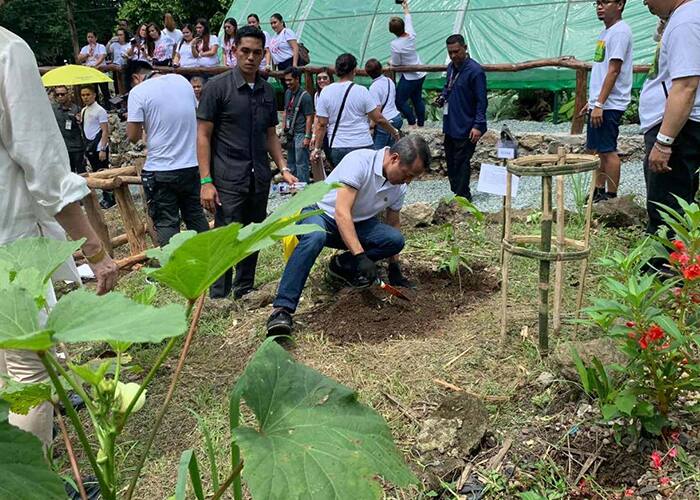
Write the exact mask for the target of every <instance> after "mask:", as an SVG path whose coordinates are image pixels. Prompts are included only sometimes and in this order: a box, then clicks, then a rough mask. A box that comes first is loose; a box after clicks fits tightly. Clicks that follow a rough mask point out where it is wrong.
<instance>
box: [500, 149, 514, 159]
mask: <svg viewBox="0 0 700 500" xmlns="http://www.w3.org/2000/svg"><path fill="white" fill-rule="evenodd" d="M496 157H497V158H500V159H502V160H512V159H514V158H515V149H513V148H498V151H497V153H496Z"/></svg>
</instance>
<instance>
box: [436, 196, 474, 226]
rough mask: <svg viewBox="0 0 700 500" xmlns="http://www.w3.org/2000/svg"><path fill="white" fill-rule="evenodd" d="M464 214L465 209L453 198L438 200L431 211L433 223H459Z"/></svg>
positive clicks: (462, 219)
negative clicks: (435, 206)
mask: <svg viewBox="0 0 700 500" xmlns="http://www.w3.org/2000/svg"><path fill="white" fill-rule="evenodd" d="M466 216H467V212H466V210H464V208H462V207H461V206H460V205H459V204H458V203H457V202H455V201H454V200H450V201H448V200H447V199H442V200H440V201H439V202H438V206H437V208H436V209H435V212H434V213H433V224H436V225H442V224H448V223H451V224H454V223H459V222H463V221H464V218H465V217H466Z"/></svg>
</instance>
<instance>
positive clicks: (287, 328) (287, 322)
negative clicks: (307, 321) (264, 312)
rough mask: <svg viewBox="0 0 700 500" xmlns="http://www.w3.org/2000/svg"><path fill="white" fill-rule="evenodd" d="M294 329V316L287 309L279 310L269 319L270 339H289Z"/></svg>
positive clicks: (268, 331)
mask: <svg viewBox="0 0 700 500" xmlns="http://www.w3.org/2000/svg"><path fill="white" fill-rule="evenodd" d="M293 329H294V320H293V319H292V315H291V314H290V313H289V311H287V310H286V309H277V310H276V311H273V313H272V314H270V317H269V318H268V319H267V336H268V337H278V336H283V337H288V336H289V335H291V334H292V330H293Z"/></svg>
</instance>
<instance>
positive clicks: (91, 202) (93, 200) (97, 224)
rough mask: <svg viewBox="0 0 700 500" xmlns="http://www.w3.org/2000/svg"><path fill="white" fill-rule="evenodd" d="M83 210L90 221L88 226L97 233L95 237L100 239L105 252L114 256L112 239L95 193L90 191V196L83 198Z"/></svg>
mask: <svg viewBox="0 0 700 500" xmlns="http://www.w3.org/2000/svg"><path fill="white" fill-rule="evenodd" d="M83 209H84V210H85V215H87V218H88V220H89V221H90V225H91V226H92V228H93V229H94V230H95V233H97V237H98V238H100V241H101V242H102V244H103V245H104V246H105V251H106V252H107V253H108V254H109V255H110V256H114V250H113V248H112V239H111V238H110V237H109V228H108V227H107V223H106V222H105V218H104V216H103V215H102V207H100V202H99V200H98V199H97V193H95V191H93V190H92V189H91V190H90V194H88V195H87V196H86V197H85V198H83Z"/></svg>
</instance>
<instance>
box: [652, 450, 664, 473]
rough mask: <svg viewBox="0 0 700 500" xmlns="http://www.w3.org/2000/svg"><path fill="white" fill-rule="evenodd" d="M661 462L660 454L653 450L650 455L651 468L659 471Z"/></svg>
mask: <svg viewBox="0 0 700 500" xmlns="http://www.w3.org/2000/svg"><path fill="white" fill-rule="evenodd" d="M662 461H663V458H662V457H661V453H659V452H658V450H654V451H653V452H652V453H651V466H652V467H653V468H654V469H660V468H661V462H662Z"/></svg>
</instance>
